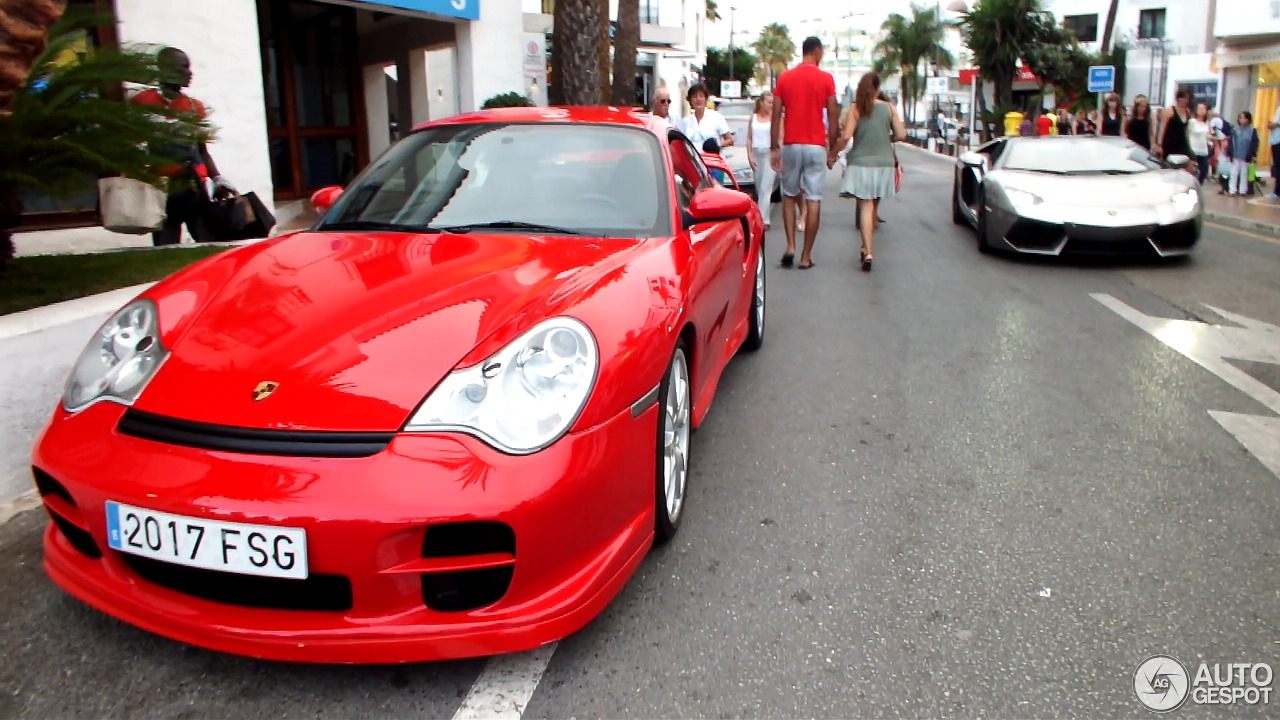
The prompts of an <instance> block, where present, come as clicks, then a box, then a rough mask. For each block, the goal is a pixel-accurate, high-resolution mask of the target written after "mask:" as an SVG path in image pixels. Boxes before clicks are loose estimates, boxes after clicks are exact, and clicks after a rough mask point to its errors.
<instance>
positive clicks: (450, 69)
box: [427, 47, 458, 120]
mask: <svg viewBox="0 0 1280 720" xmlns="http://www.w3.org/2000/svg"><path fill="white" fill-rule="evenodd" d="M457 56H458V51H457V50H456V49H455V48H452V47H448V48H441V49H439V50H428V51H427V94H428V96H429V97H428V100H429V102H430V110H429V113H428V117H429V118H430V119H431V120H439V119H440V118H444V117H449V116H450V115H457V114H458V72H457V70H456V69H455V68H457V65H458V63H457Z"/></svg>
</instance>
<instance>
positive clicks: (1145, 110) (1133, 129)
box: [1124, 95, 1155, 151]
mask: <svg viewBox="0 0 1280 720" xmlns="http://www.w3.org/2000/svg"><path fill="white" fill-rule="evenodd" d="M1154 134H1155V132H1154V128H1152V127H1151V103H1149V102H1147V96H1146V95H1139V96H1138V97H1136V98H1134V99H1133V112H1131V113H1129V117H1128V118H1126V119H1125V123H1124V136H1125V137H1127V138H1129V139H1130V140H1132V141H1134V142H1136V143H1138V144H1139V145H1141V146H1142V147H1144V148H1146V149H1147V150H1148V151H1149V150H1151V146H1152V145H1154V144H1155V143H1153V142H1152V140H1153V139H1154V137H1153V136H1154Z"/></svg>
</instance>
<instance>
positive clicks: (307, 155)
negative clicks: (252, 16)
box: [258, 0, 368, 200]
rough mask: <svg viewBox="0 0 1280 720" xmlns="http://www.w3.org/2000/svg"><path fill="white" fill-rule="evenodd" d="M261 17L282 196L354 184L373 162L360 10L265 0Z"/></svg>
mask: <svg viewBox="0 0 1280 720" xmlns="http://www.w3.org/2000/svg"><path fill="white" fill-rule="evenodd" d="M258 23H259V34H260V36H261V39H262V72H263V89H264V91H265V95H266V110H267V135H268V138H269V142H270V153H271V179H272V183H273V184H274V185H275V197H276V199H277V200H289V199H295V198H300V197H305V196H306V195H308V194H309V193H310V192H312V191H314V190H316V189H318V188H321V187H324V186H326V185H344V184H346V183H347V182H348V181H349V180H351V179H352V178H353V177H355V174H356V172H357V171H358V170H359V169H360V168H361V167H363V166H364V165H365V163H367V162H368V154H367V150H366V147H365V142H364V139H365V132H364V127H363V111H362V107H361V102H360V100H361V93H360V92H359V88H360V75H359V65H358V63H357V58H356V47H357V39H356V11H355V10H354V9H352V8H349V7H344V6H341V5H328V4H322V3H314V2H298V1H293V2H279V1H278V0H275V1H270V0H258Z"/></svg>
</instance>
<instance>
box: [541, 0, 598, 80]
mask: <svg viewBox="0 0 1280 720" xmlns="http://www.w3.org/2000/svg"><path fill="white" fill-rule="evenodd" d="M605 17H606V18H607V17H608V15H606V16H605ZM553 22H554V30H553V35H552V41H551V43H552V61H553V65H552V70H553V71H554V73H555V75H554V80H553V81H552V84H551V88H550V90H551V98H550V100H551V104H553V105H595V104H597V103H599V102H600V88H601V80H600V33H599V32H583V28H599V27H600V23H601V21H600V3H599V2H598V0H556V7H555V14H554V20H553ZM605 34H606V36H607V34H608V24H607V23H605ZM606 50H607V47H606Z"/></svg>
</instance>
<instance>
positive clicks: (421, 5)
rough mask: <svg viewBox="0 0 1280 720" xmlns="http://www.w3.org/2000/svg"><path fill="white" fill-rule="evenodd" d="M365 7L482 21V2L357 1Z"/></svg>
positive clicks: (420, 0) (453, 0)
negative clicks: (379, 7)
mask: <svg viewBox="0 0 1280 720" xmlns="http://www.w3.org/2000/svg"><path fill="white" fill-rule="evenodd" d="M355 1H356V2H358V3H361V4H364V5H381V6H383V7H384V8H399V9H401V10H413V11H416V12H420V13H430V14H432V15H443V16H444V17H451V18H458V19H460V20H479V19H480V0H355Z"/></svg>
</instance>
